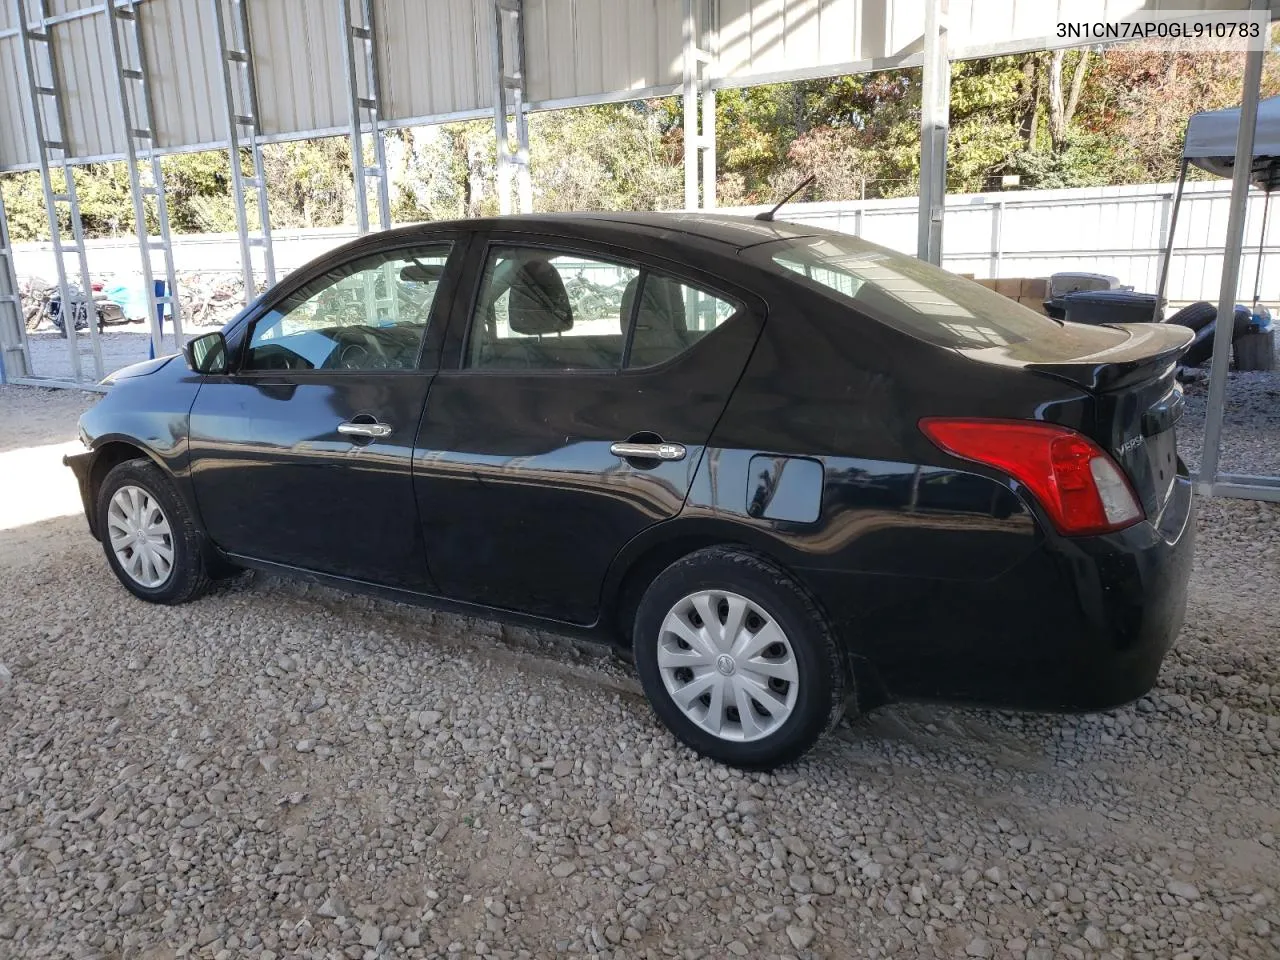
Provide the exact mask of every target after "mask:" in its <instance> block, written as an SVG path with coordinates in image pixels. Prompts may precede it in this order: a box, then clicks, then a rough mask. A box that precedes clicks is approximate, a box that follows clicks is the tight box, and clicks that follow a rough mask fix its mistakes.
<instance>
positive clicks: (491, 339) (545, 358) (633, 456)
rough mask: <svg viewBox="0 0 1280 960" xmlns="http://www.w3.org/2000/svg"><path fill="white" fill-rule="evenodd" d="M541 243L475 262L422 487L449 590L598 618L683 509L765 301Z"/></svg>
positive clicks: (417, 482)
mask: <svg viewBox="0 0 1280 960" xmlns="http://www.w3.org/2000/svg"><path fill="white" fill-rule="evenodd" d="M545 243H546V245H542V243H541V242H539V243H537V244H534V243H530V241H529V239H528V235H527V234H524V235H511V236H510V237H509V238H508V237H504V236H501V235H497V236H495V237H493V238H492V239H491V241H490V242H489V245H488V247H487V249H486V250H485V251H484V255H483V257H477V258H476V260H475V263H474V264H473V266H472V270H473V271H475V272H476V273H479V276H472V277H471V278H470V280H469V281H468V282H467V284H466V288H467V289H468V290H475V291H478V292H477V293H476V294H475V295H474V296H473V297H472V302H471V306H470V309H469V311H467V313H463V312H461V311H459V312H457V313H455V316H454V319H453V322H452V323H451V325H450V329H449V334H448V341H449V345H448V347H447V348H446V360H445V363H444V366H443V367H442V370H441V372H440V374H439V375H438V376H437V377H436V380H435V382H434V384H433V386H432V391H431V396H430V398H429V400H428V403H427V409H426V413H425V414H424V416H423V421H422V426H421V428H420V430H419V432H418V440H417V450H416V452H415V454H414V458H415V462H414V486H415V489H416V492H417V497H418V507H419V512H420V514H421V517H422V522H423V529H424V531H425V540H426V545H427V552H428V564H429V566H430V569H431V573H432V576H433V578H434V579H435V581H436V583H437V585H438V587H439V588H440V591H441V592H442V593H443V594H445V595H447V596H450V597H453V598H456V599H461V600H467V601H470V602H475V603H482V604H486V605H490V606H495V607H500V608H505V609H510V610H518V611H522V612H526V613H532V614H536V615H540V616H546V617H552V618H555V619H560V620H567V621H570V622H576V623H590V622H592V621H593V620H594V619H595V617H596V616H597V608H598V605H599V597H600V590H601V585H602V582H603V579H604V576H605V572H606V570H607V569H608V567H609V564H610V562H611V561H612V560H613V558H614V557H615V556H616V555H617V553H618V551H619V550H620V549H621V548H622V547H623V546H624V545H625V544H626V543H627V541H628V540H630V539H631V538H632V537H634V536H635V535H636V534H638V533H640V532H641V531H642V530H644V529H645V528H646V527H648V526H650V525H651V524H655V523H658V522H659V521H661V520H664V519H666V518H669V517H671V516H674V515H675V514H676V513H677V512H678V511H679V510H680V508H681V505H682V504H683V502H684V499H685V496H686V494H687V493H688V491H689V486H690V484H691V482H692V479H693V475H694V472H695V470H696V469H697V465H698V461H699V459H700V458H701V455H702V451H703V448H704V447H705V445H706V443H707V440H708V438H709V436H710V434H711V431H712V429H713V427H714V425H715V423H716V420H717V419H718V418H719V416H720V413H721V411H722V410H723V409H724V406H725V403H726V402H727V401H728V398H729V394H730V392H731V391H732V389H733V386H734V384H735V383H736V382H737V379H738V377H739V375H740V373H741V372H742V369H743V366H744V365H745V363H746V361H747V358H748V356H749V355H750V353H751V350H752V347H753V346H754V344H755V341H756V338H757V337H758V335H759V332H760V327H761V324H762V323H763V322H764V308H763V305H762V304H761V303H759V301H757V300H755V299H754V298H751V297H749V296H747V295H745V294H743V293H742V292H741V291H738V292H733V291H732V290H730V291H728V292H726V291H725V290H724V289H722V285H720V284H718V283H717V282H716V281H714V280H709V279H707V278H704V277H701V276H698V275H691V274H689V273H688V272H687V271H683V272H679V273H677V272H675V271H676V270H677V269H678V268H676V267H675V265H674V264H669V263H667V262H665V261H658V260H650V261H646V260H644V259H639V258H637V257H636V256H635V255H634V254H631V253H628V252H626V251H612V252H610V251H603V250H601V249H599V248H598V247H596V248H592V247H586V246H583V245H581V244H576V245H575V244H570V243H567V242H563V243H562V242H558V241H554V240H550V239H548V240H546V241H545ZM460 306H461V304H460ZM462 321H466V322H462ZM450 368H451V369H450Z"/></svg>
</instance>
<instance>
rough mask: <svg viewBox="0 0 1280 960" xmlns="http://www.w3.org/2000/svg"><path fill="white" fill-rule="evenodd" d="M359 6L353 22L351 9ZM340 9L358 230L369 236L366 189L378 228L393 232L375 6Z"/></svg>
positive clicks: (363, 3)
mask: <svg viewBox="0 0 1280 960" xmlns="http://www.w3.org/2000/svg"><path fill="white" fill-rule="evenodd" d="M353 2H354V3H355V4H356V6H357V18H353V17H352V15H351V14H352V11H351V4H352V3H353ZM339 3H340V4H341V5H342V33H343V37H344V43H343V47H342V49H343V54H344V56H345V58H346V65H347V88H348V91H349V95H350V102H351V165H352V168H353V170H354V173H355V188H356V226H357V227H358V228H359V230H360V232H361V233H368V232H369V187H370V185H371V184H372V186H373V188H374V190H375V192H376V193H377V199H378V226H379V228H380V229H382V230H386V229H389V228H390V226H391V195H390V189H389V187H388V178H387V151H386V141H385V133H384V132H383V129H382V80H381V77H380V76H379V73H378V51H377V24H376V23H375V21H374V3H373V0H339ZM366 137H367V138H368V139H369V140H370V141H371V142H372V147H373V151H372V152H373V164H372V165H369V164H367V163H365V159H364V144H365V138H366Z"/></svg>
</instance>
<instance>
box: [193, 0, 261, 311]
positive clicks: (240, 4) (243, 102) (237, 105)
mask: <svg viewBox="0 0 1280 960" xmlns="http://www.w3.org/2000/svg"><path fill="white" fill-rule="evenodd" d="M209 2H210V3H211V4H213V15H214V20H215V22H216V23H217V30H216V31H215V32H216V33H217V39H218V59H219V61H220V63H221V65H222V88H223V97H224V99H225V103H226V108H227V142H228V144H229V146H228V151H227V152H228V153H229V154H230V156H231V196H232V202H233V203H234V204H235V208H236V232H237V233H238V234H239V236H240V269H241V272H242V273H243V274H244V302H245V303H249V302H250V301H251V300H252V299H253V298H254V296H256V294H257V285H256V284H255V282H254V270H253V250H254V248H258V249H261V250H262V272H263V277H264V279H265V280H266V283H267V285H268V286H270V285H271V284H273V283H275V282H276V264H275V258H274V257H273V256H272V251H271V210H270V208H269V207H268V206H267V181H266V176H265V175H264V172H263V166H262V139H261V137H262V127H261V124H260V123H259V121H258V85H257V80H256V79H255V78H254V72H253V42H252V38H251V37H250V34H249V15H248V11H247V10H246V9H245V3H246V0H226V2H228V3H230V4H231V14H230V16H229V17H228V16H227V13H226V11H225V10H224V9H223V0H209ZM242 146H243V147H248V149H249V154H250V157H251V158H252V160H253V175H252V176H251V177H247V178H246V177H245V175H244V171H243V170H241V168H240V148H241V147H242ZM246 185H247V186H249V187H251V188H252V189H253V190H254V191H255V194H256V200H257V204H256V206H257V208H258V223H257V224H256V226H255V229H254V230H253V231H252V232H251V231H250V227H249V210H248V204H247V203H246V194H245V186H246Z"/></svg>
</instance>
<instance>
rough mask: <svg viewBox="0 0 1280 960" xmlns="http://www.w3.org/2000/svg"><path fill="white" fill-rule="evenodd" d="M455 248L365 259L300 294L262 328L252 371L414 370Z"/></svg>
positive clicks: (250, 358)
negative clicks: (451, 252)
mask: <svg viewBox="0 0 1280 960" xmlns="http://www.w3.org/2000/svg"><path fill="white" fill-rule="evenodd" d="M448 257H449V245H448V244H434V245H431V246H427V247H420V248H413V249H401V250H392V251H387V252H385V253H379V254H372V255H370V256H367V257H361V258H360V259H358V260H353V261H351V262H350V263H347V264H344V265H343V266H341V267H337V268H335V269H333V270H331V271H329V272H328V273H326V274H324V275H323V276H321V277H317V278H316V279H315V280H312V281H311V282H310V283H308V284H306V285H305V286H303V287H301V288H300V289H298V290H297V291H295V292H294V293H293V294H291V295H290V296H289V297H287V298H286V299H285V300H284V301H283V302H281V303H280V304H279V305H278V306H276V307H275V309H273V310H271V311H270V312H269V313H267V314H266V315H265V316H263V317H262V318H261V319H260V320H259V321H258V322H257V323H256V324H255V325H254V329H253V335H252V337H251V338H250V340H249V346H248V349H247V350H246V353H245V362H244V365H243V369H246V370H293V371H299V370H355V371H362V370H412V369H414V368H416V367H417V365H418V351H419V350H420V349H421V346H422V338H423V335H424V334H425V333H426V329H427V323H428V321H429V320H430V316H431V307H432V304H433V303H434V302H435V296H436V291H437V289H438V288H439V285H440V278H441V276H442V275H443V273H444V265H445V261H446V260H447V259H448Z"/></svg>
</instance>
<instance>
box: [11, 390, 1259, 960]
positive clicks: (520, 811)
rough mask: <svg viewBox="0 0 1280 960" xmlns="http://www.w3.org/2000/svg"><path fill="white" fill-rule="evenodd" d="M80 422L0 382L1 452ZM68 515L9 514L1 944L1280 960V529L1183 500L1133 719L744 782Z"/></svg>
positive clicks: (396, 952) (1234, 509)
mask: <svg viewBox="0 0 1280 960" xmlns="http://www.w3.org/2000/svg"><path fill="white" fill-rule="evenodd" d="M89 402H92V400H91V398H85V397H83V396H81V395H77V394H60V393H52V392H50V393H45V392H41V391H32V390H22V389H20V388H0V458H3V457H5V456H9V455H12V454H19V453H20V454H22V455H24V456H28V457H34V456H38V451H40V450H44V451H46V453H47V455H48V456H52V455H53V454H52V451H54V450H56V449H57V447H56V446H47V447H46V446H44V445H56V444H57V443H59V442H61V441H64V440H65V439H66V438H67V437H68V436H69V435H70V434H71V432H72V430H73V423H74V417H75V414H76V413H77V412H78V410H79V409H82V408H83V407H84V406H85V405H86V404H87V403H89ZM1273 439H1274V436H1273ZM33 446H35V447H36V449H37V452H36V453H33V452H32V447H33ZM7 467H8V464H6V462H5V461H4V460H3V459H0V488H3V489H2V491H0V492H3V494H5V495H6V496H4V497H3V499H6V500H9V499H21V498H22V497H23V496H25V495H26V494H27V492H28V491H29V490H30V488H31V484H30V482H29V481H28V479H27V475H26V474H25V473H24V474H23V475H17V474H15V472H14V471H13V470H11V469H8V468H7ZM52 496H53V494H49V495H48V496H46V498H45V499H46V500H47V499H49V497H52ZM62 496H64V499H63V500H61V501H59V503H60V509H57V510H54V509H51V508H50V506H49V505H48V504H47V503H46V505H45V506H44V507H42V509H41V510H40V511H39V512H38V514H37V516H38V519H35V520H33V521H31V522H29V523H26V524H13V523H11V524H10V526H9V528H8V529H0V597H3V604H4V606H3V608H2V611H0V663H3V664H4V665H5V666H4V668H3V669H2V670H0V956H3V957H24V958H26V957H45V956H57V957H64V956H69V957H103V958H107V957H110V958H148V960H159V958H169V957H176V956H190V957H208V958H231V957H261V958H267V960H271V958H284V957H316V958H320V957H342V956H347V957H351V958H361V957H367V958H380V957H388V956H445V955H461V956H476V955H485V956H494V957H545V956H551V955H555V954H557V953H565V952H567V953H571V954H594V955H599V956H613V957H619V958H621V957H687V958H694V957H714V958H720V957H733V956H744V957H746V956H749V957H780V956H786V957H797V958H805V957H842V958H843V957H886V956H895V957H979V958H981V957H996V958H1010V957H1012V958H1027V960H1048V958H1051V957H1072V958H1084V957H1100V958H1101V957H1105V958H1138V957H1149V958H1161V960H1167V958H1173V957H1177V958H1184V957H1185V958H1191V957H1221V958H1228V957H1249V958H1253V957H1256V958H1274V957H1276V956H1278V955H1280V900H1278V897H1280V840H1278V839H1277V837H1280V760H1278V759H1277V753H1278V752H1280V645H1277V642H1276V625H1277V624H1278V623H1280V594H1278V591H1277V584H1278V583H1280V510H1278V509H1277V508H1276V507H1275V506H1270V505H1260V504H1256V503H1251V502H1227V501H1214V502H1202V504H1201V510H1202V512H1201V523H1200V532H1199V534H1200V541H1199V553H1198V561H1197V564H1196V569H1195V574H1194V577H1193V582H1192V588H1191V600H1190V609H1189V611H1188V621H1187V626H1186V628H1185V630H1184V631H1183V634H1182V636H1181V637H1180V639H1179V643H1178V646H1177V648H1176V650H1175V652H1174V653H1173V654H1172V655H1171V657H1170V658H1169V660H1168V661H1167V663H1166V667H1165V669H1164V671H1163V672H1162V675H1161V679H1160V683H1159V686H1158V687H1157V689H1156V690H1155V691H1154V692H1153V693H1152V694H1151V695H1150V696H1148V697H1146V698H1144V699H1143V700H1141V701H1140V702H1139V703H1137V704H1135V705H1134V706H1132V707H1128V708H1125V709H1122V710H1118V711H1115V712H1113V713H1109V714H1105V715H1096V716H1083V717H1067V718H1063V717H1043V716H1014V715H1009V714H1005V713H999V712H992V711H983V710H960V709H948V708H942V707H894V708H889V709H885V710H881V711H879V712H877V713H876V714H874V715H873V716H872V717H870V718H867V719H863V720H860V721H858V722H856V723H853V724H847V725H846V726H845V727H843V728H842V729H841V730H840V731H839V735H838V736H837V737H835V738H834V739H833V740H832V741H830V742H829V743H827V744H826V745H825V746H823V747H821V748H820V749H819V750H817V751H816V752H815V753H814V754H812V755H811V756H810V757H809V758H808V759H807V760H806V761H805V762H803V763H801V764H800V765H798V766H796V767H794V768H792V769H789V770H786V771H782V772H779V773H777V774H774V775H744V774H741V773H738V772H736V771H731V770H729V769H726V768H723V767H718V766H715V765H713V764H711V763H708V762H704V761H702V760H699V759H697V758H696V757H694V756H693V755H692V754H691V753H689V752H688V751H686V750H684V749H682V748H679V747H677V746H676V745H675V744H674V742H673V740H672V739H671V738H670V737H669V736H668V735H667V734H666V733H665V732H663V730H662V729H660V728H659V726H658V725H657V723H656V721H655V720H654V719H653V717H652V716H651V714H650V712H649V710H648V709H647V707H646V706H645V704H644V702H643V700H642V698H641V696H640V694H639V690H638V686H637V684H636V682H635V680H634V679H633V677H632V676H631V674H630V673H629V672H628V671H627V670H626V669H625V668H623V667H622V666H620V665H619V664H618V663H617V662H616V661H614V660H613V659H611V658H610V657H608V656H605V655H602V654H601V653H600V651H598V650H595V649H594V648H589V647H580V646H576V645H574V644H572V643H570V642H568V641H564V640H558V639H555V638H549V637H544V636H540V635H535V634H532V633H527V632H524V631H518V630H511V629H505V628H500V627H498V626H495V625H493V624H489V623H483V622H477V621H471V620H466V619H462V618H458V617H453V616H446V615H442V614H432V613H430V612H428V611H423V610H418V609H413V608H408V607H403V606H399V605H396V604H392V603H386V602H381V601H375V600H369V599H365V598H361V597H353V596H349V595H346V594H342V593H339V592H335V591H331V590H328V589H322V588H318V587H315V586H307V585H303V584H299V583H294V582H288V581H284V580H279V579H275V578H271V577H265V576H253V575H246V576H244V577H242V578H240V579H238V580H235V581H232V582H230V583H228V584H226V585H224V586H222V587H221V588H220V589H219V590H218V591H217V592H216V593H215V594H214V595H211V596H209V597H206V598H205V599H203V600H201V601H199V602H197V603H195V604H192V605H189V606H186V607H182V608H163V607H154V606H149V605H146V604H143V603H140V602H138V601H135V600H133V599H131V598H129V597H128V596H127V595H126V593H125V592H124V590H123V589H122V588H121V587H119V586H118V585H117V584H116V583H115V581H114V580H113V579H112V577H111V575H110V573H109V572H108V570H107V567H106V564H105V562H104V560H103V558H102V555H101V551H100V549H99V547H98V545H97V544H96V543H94V542H93V541H92V540H91V539H90V538H89V537H88V534H87V531H86V530H85V526H84V521H83V519H82V518H81V517H80V516H77V515H76V513H77V512H78V504H77V503H75V502H74V487H72V488H71V489H70V490H69V491H68V490H64V491H63V493H62ZM1032 639H1033V638H1032Z"/></svg>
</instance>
